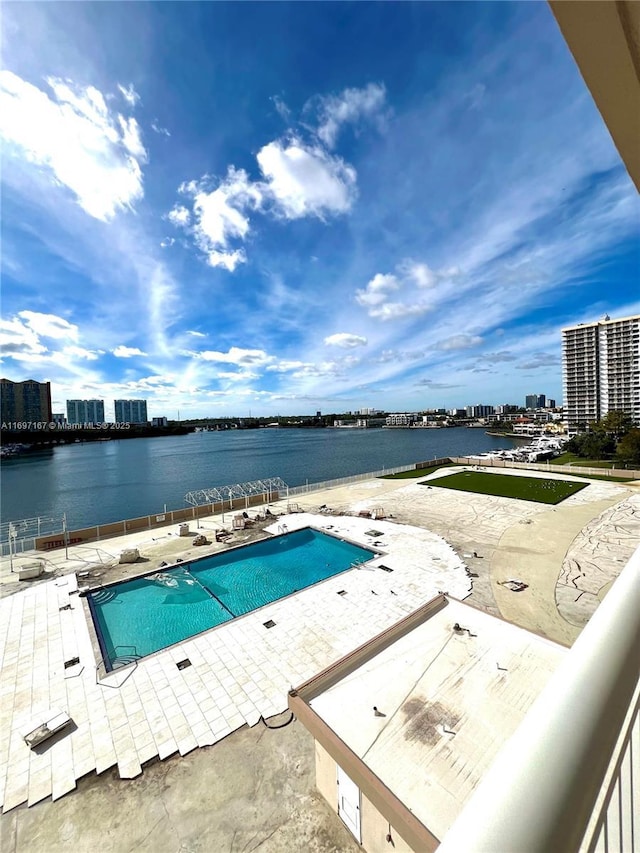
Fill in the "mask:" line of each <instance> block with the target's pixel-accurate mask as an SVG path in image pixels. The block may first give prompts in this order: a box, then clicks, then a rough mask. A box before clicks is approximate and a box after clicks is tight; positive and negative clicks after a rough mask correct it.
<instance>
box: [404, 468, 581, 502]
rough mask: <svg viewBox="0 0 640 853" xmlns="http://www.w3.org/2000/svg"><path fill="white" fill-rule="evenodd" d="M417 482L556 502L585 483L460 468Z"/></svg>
mask: <svg viewBox="0 0 640 853" xmlns="http://www.w3.org/2000/svg"><path fill="white" fill-rule="evenodd" d="M420 485H421V486H437V487H438V488H441V489H455V490H457V491H461V492H477V493H479V494H482V495H496V496H497V497H501V498H518V499H519V500H521V501H536V502H537V503H544V504H558V503H560V501H563V500H564V499H565V498H568V497H569V495H574V494H575V493H576V492H579V491H580V489H584V488H585V487H586V486H587V485H588V483H571V482H569V481H567V480H546V479H542V478H539V477H520V476H515V475H509V474H506V475H504V474H485V473H484V472H482V471H461V472H460V473H459V474H449V475H448V476H446V477H438V478H437V479H435V480H426V481H424V482H422V483H420Z"/></svg>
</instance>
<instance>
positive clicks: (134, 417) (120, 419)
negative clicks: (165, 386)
mask: <svg viewBox="0 0 640 853" xmlns="http://www.w3.org/2000/svg"><path fill="white" fill-rule="evenodd" d="M113 404H114V408H115V415H116V423H117V424H146V423H147V401H146V400H114V401H113Z"/></svg>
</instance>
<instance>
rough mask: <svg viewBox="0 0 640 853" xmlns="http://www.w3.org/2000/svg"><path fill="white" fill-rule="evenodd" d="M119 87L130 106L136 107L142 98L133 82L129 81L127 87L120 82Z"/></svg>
mask: <svg viewBox="0 0 640 853" xmlns="http://www.w3.org/2000/svg"><path fill="white" fill-rule="evenodd" d="M118 89H119V90H120V94H121V95H122V97H123V98H124V99H125V101H126V102H127V103H128V104H129V106H130V107H135V105H136V104H137V103H138V101H139V100H140V95H139V94H138V93H137V92H136V90H135V89H134V88H133V83H129V85H128V86H127V87H126V88H125V87H124V86H121V85H120V83H118Z"/></svg>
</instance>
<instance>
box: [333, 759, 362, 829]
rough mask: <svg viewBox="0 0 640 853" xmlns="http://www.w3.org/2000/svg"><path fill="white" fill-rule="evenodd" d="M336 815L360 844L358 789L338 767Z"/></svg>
mask: <svg viewBox="0 0 640 853" xmlns="http://www.w3.org/2000/svg"><path fill="white" fill-rule="evenodd" d="M337 783H338V815H339V817H341V818H342V820H343V822H344V823H345V825H346V826H348V827H349V829H350V830H351V832H352V833H353V835H354V836H355V839H356V841H357V842H358V843H361V842H362V836H361V833H360V789H359V788H358V786H357V785H356V784H355V782H352V781H351V779H350V778H349V777H348V776H347V774H346V773H345V772H344V770H343V769H342V768H341V767H340V766H338V777H337Z"/></svg>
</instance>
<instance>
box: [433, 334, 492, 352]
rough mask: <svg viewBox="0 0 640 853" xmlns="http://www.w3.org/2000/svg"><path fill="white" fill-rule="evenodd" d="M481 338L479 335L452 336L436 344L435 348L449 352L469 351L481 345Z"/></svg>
mask: <svg viewBox="0 0 640 853" xmlns="http://www.w3.org/2000/svg"><path fill="white" fill-rule="evenodd" d="M482 340H483V339H482V338H481V337H480V336H479V335H452V336H451V337H450V338H446V339H445V340H443V341H440V342H439V343H437V344H436V346H435V348H436V349H439V350H444V351H445V352H446V351H449V350H458V349H471V347H477V346H478V345H479V344H481V343H482Z"/></svg>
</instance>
